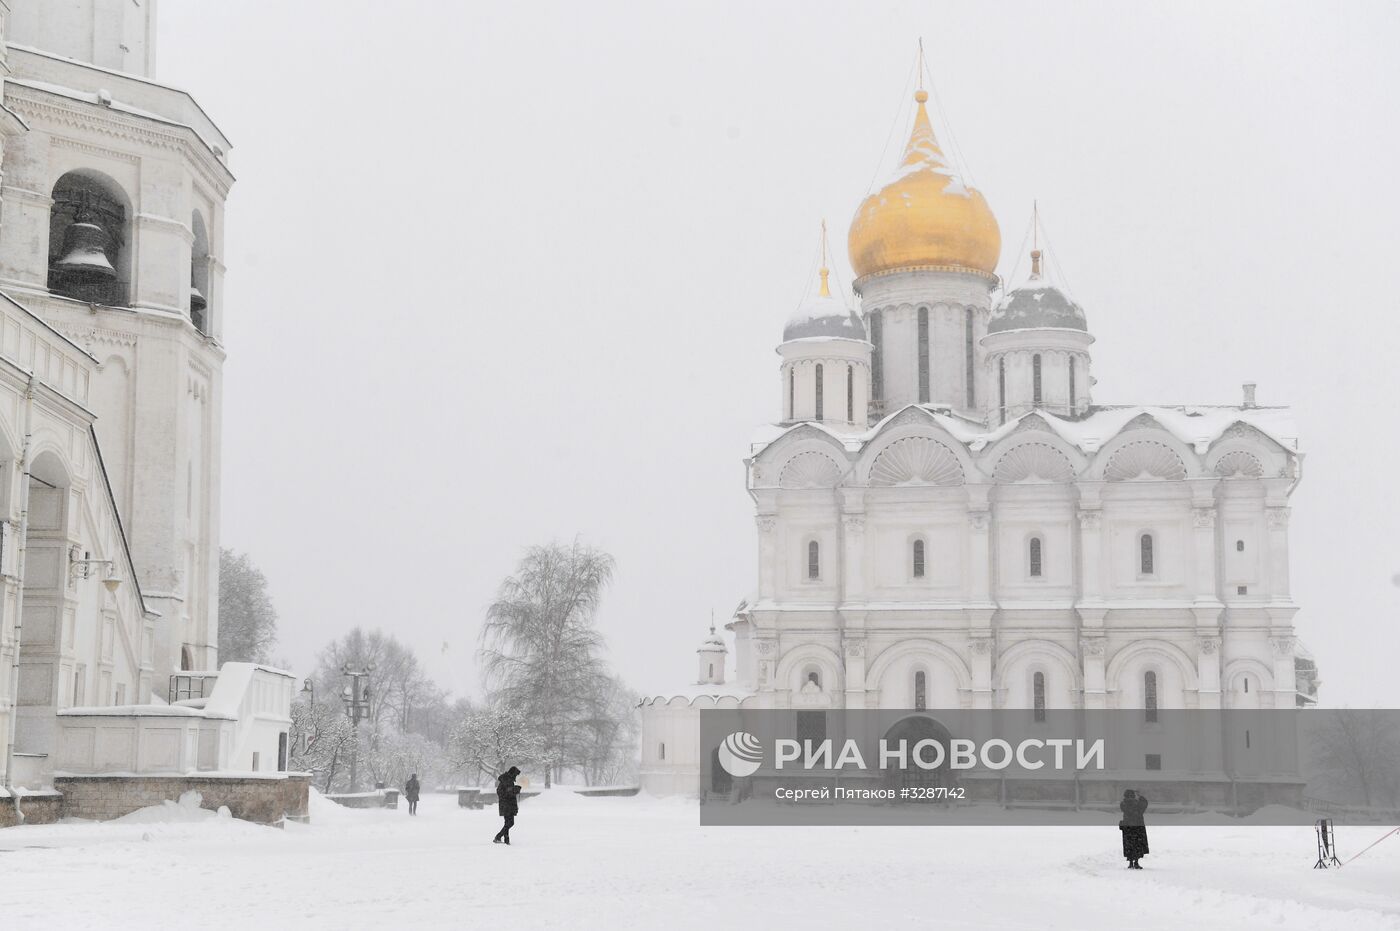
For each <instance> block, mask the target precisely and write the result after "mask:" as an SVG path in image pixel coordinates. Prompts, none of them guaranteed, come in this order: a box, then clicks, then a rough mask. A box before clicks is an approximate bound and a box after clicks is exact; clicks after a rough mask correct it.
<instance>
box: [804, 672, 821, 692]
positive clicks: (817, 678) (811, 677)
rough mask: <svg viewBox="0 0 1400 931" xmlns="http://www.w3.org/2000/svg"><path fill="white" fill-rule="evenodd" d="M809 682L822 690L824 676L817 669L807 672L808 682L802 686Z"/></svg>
mask: <svg viewBox="0 0 1400 931" xmlns="http://www.w3.org/2000/svg"><path fill="white" fill-rule="evenodd" d="M807 682H810V683H812V684H813V685H815V686H816V687H817V688H819V689H820V688H821V687H822V674H821V673H820V672H819V671H818V670H816V669H809V670H807V681H806V682H803V683H802V684H803V685H806V684H807Z"/></svg>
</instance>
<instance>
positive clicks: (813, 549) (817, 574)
mask: <svg viewBox="0 0 1400 931" xmlns="http://www.w3.org/2000/svg"><path fill="white" fill-rule="evenodd" d="M821 574H822V561H821V548H820V547H819V546H817V541H816V540H813V541H812V542H810V543H808V544H807V578H809V579H819V578H821Z"/></svg>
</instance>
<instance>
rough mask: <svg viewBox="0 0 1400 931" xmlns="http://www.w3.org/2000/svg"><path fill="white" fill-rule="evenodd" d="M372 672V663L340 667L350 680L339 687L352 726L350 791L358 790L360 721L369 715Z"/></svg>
mask: <svg viewBox="0 0 1400 931" xmlns="http://www.w3.org/2000/svg"><path fill="white" fill-rule="evenodd" d="M372 672H374V664H373V663H369V664H367V665H365V666H363V667H361V668H359V669H353V668H351V666H350V664H349V663H345V664H343V665H342V666H341V667H340V674H341V675H342V676H344V677H345V678H347V679H349V680H350V684H349V685H346V686H345V687H344V688H343V689H341V693H340V700H341V701H343V702H344V703H345V713H346V714H347V715H348V716H349V717H350V723H351V726H352V727H353V728H354V735H353V737H352V739H351V746H350V791H351V792H358V791H359V790H360V779H359V763H360V721H361V720H362V719H364V718H368V717H369V711H370V704H369V675H370V673H372Z"/></svg>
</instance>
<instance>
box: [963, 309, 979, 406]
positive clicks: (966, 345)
mask: <svg viewBox="0 0 1400 931" xmlns="http://www.w3.org/2000/svg"><path fill="white" fill-rule="evenodd" d="M972 320H973V318H972V308H971V307H969V308H967V309H966V311H964V313H963V371H964V372H966V373H967V408H968V410H971V409H972V408H973V406H974V405H976V404H977V379H976V377H975V376H976V372H975V371H974V369H973V363H974V362H975V361H976V358H975V355H974V351H973V350H974V347H973V342H972V336H973V332H972V330H973V325H972Z"/></svg>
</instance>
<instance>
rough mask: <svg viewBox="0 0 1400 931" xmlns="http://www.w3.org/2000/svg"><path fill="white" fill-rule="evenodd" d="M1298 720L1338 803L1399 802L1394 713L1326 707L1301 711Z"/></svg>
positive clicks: (1399, 750) (1398, 736) (1399, 748)
mask: <svg viewBox="0 0 1400 931" xmlns="http://www.w3.org/2000/svg"><path fill="white" fill-rule="evenodd" d="M1302 721H1303V722H1304V723H1305V725H1307V728H1308V730H1307V732H1306V737H1307V738H1308V740H1307V744H1308V745H1309V746H1310V747H1311V749H1312V754H1311V756H1312V759H1311V760H1310V762H1311V763H1312V765H1313V767H1314V768H1315V769H1316V770H1317V772H1318V773H1319V774H1320V775H1321V777H1322V779H1321V784H1322V785H1323V786H1324V791H1327V792H1328V793H1329V794H1331V795H1333V796H1335V797H1336V800H1337V801H1342V802H1347V803H1352V804H1355V803H1359V804H1362V805H1365V806H1367V807H1372V806H1377V805H1385V806H1395V805H1400V778H1397V774H1400V727H1397V725H1396V723H1395V721H1394V712H1392V711H1376V710H1374V709H1364V710H1357V709H1352V708H1343V709H1337V710H1330V709H1329V710H1325V711H1314V712H1309V713H1307V714H1304V715H1302Z"/></svg>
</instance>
